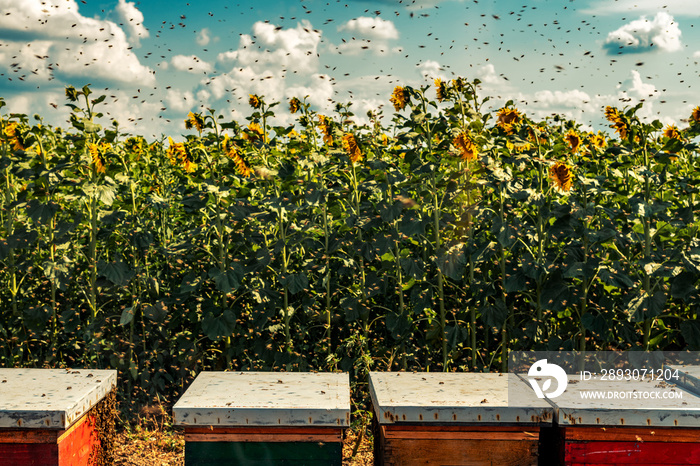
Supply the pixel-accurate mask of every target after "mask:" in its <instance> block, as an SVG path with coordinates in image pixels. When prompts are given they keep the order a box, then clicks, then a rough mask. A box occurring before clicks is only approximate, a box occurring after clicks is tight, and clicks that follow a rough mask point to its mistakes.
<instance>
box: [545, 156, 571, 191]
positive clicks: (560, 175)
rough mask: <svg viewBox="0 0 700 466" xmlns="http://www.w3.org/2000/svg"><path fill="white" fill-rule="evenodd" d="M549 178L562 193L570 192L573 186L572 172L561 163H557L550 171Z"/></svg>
mask: <svg viewBox="0 0 700 466" xmlns="http://www.w3.org/2000/svg"><path fill="white" fill-rule="evenodd" d="M549 176H550V177H551V178H552V181H554V185H555V186H556V187H558V188H559V189H561V190H562V191H569V190H570V189H571V186H572V184H573V181H572V180H571V170H569V167H567V166H566V165H564V164H563V163H561V162H557V163H555V164H554V165H552V167H551V168H550V169H549Z"/></svg>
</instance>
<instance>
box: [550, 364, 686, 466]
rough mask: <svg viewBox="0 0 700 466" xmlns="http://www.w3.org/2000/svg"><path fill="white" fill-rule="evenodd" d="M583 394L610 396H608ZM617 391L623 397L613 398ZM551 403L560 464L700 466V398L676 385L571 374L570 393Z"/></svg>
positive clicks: (568, 465) (570, 465)
mask: <svg viewBox="0 0 700 466" xmlns="http://www.w3.org/2000/svg"><path fill="white" fill-rule="evenodd" d="M584 392H589V393H591V392H597V393H606V395H605V396H606V398H604V399H602V398H596V399H593V398H591V395H582V393H584ZM611 393H612V394H613V395H612V396H613V398H611V397H610V394H611ZM614 393H618V394H622V393H624V395H618V398H614V397H615V395H614ZM646 393H648V394H650V395H645V394H646ZM663 393H671V394H672V395H663ZM654 394H657V395H654ZM668 396H674V397H675V396H680V397H681V398H673V399H670V398H668ZM656 397H659V398H656ZM550 401H551V403H552V404H553V406H554V407H555V410H554V413H555V414H554V415H555V421H556V423H557V425H558V426H559V432H560V435H559V438H558V441H559V450H560V460H559V461H560V463H561V464H564V465H567V466H574V465H584V464H585V465H623V464H642V465H662V464H663V465H668V466H673V465H689V464H695V465H698V464H700V398H698V397H697V396H695V395H693V394H692V393H691V392H689V391H687V390H685V389H683V388H681V387H680V386H679V385H677V384H675V383H667V382H664V381H663V380H651V379H649V378H646V379H643V380H634V379H631V380H612V381H611V380H600V376H598V379H595V380H587V381H585V383H584V382H582V381H580V380H579V376H574V375H570V376H569V383H568V386H567V389H566V391H565V392H564V393H563V394H562V395H561V396H559V397H557V398H554V399H552V400H550Z"/></svg>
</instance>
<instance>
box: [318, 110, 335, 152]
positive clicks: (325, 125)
mask: <svg viewBox="0 0 700 466" xmlns="http://www.w3.org/2000/svg"><path fill="white" fill-rule="evenodd" d="M318 127H319V129H320V130H321V133H322V134H323V142H325V143H326V144H328V145H331V144H333V125H332V123H331V120H330V118H328V117H327V116H325V115H319V116H318Z"/></svg>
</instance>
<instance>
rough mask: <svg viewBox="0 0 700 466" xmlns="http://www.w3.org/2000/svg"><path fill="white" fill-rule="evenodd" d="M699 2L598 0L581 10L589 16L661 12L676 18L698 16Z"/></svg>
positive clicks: (678, 0)
mask: <svg viewBox="0 0 700 466" xmlns="http://www.w3.org/2000/svg"><path fill="white" fill-rule="evenodd" d="M697 7H698V2H697V0H673V1H671V2H668V1H664V2H662V1H660V0H615V1H614V2H613V1H610V0H597V1H594V2H592V3H591V5H590V6H589V7H588V8H583V9H581V10H579V11H580V12H581V13H583V14H587V15H613V14H619V13H632V14H654V13H656V12H658V11H659V10H661V9H663V11H665V12H668V13H669V14H672V15H675V16H697Z"/></svg>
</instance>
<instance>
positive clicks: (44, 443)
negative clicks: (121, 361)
mask: <svg viewBox="0 0 700 466" xmlns="http://www.w3.org/2000/svg"><path fill="white" fill-rule="evenodd" d="M116 383H117V372H116V371H113V370H87V369H78V370H64V369H0V465H12V466H29V465H32V466H69V465H70V466H83V465H87V464H88V463H89V460H90V459H91V455H93V451H94V450H95V448H96V447H97V446H98V445H99V438H98V435H97V432H96V431H95V422H94V419H93V416H91V410H92V409H93V408H94V407H95V406H96V405H97V404H98V403H99V402H100V401H101V400H102V399H103V398H104V397H105V396H107V394H109V393H110V392H111V391H112V390H113V389H114V388H115V387H116Z"/></svg>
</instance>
